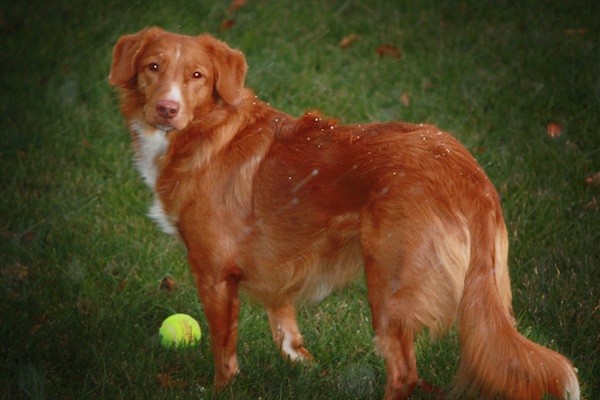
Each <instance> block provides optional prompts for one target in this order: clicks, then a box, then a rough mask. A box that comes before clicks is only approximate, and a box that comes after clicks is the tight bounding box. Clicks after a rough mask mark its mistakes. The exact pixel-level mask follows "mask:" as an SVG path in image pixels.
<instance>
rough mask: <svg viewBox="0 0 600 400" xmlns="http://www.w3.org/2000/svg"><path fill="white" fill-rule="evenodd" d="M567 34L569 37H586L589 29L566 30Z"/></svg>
mask: <svg viewBox="0 0 600 400" xmlns="http://www.w3.org/2000/svg"><path fill="white" fill-rule="evenodd" d="M565 34H567V36H575V35H577V36H585V35H586V34H587V29H585V28H568V29H565Z"/></svg>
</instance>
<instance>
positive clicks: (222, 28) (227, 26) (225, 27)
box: [219, 18, 235, 32]
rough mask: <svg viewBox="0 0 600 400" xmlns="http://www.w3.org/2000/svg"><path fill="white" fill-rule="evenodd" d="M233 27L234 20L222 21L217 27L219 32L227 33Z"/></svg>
mask: <svg viewBox="0 0 600 400" xmlns="http://www.w3.org/2000/svg"><path fill="white" fill-rule="evenodd" d="M234 25H235V19H232V18H226V19H224V20H223V21H221V25H220V26H219V30H220V31H221V32H224V31H228V30H229V29H231V28H233V26H234Z"/></svg>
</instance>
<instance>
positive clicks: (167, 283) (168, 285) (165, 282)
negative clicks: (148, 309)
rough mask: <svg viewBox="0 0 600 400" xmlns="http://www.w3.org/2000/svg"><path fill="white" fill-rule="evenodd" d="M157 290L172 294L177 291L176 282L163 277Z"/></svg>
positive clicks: (168, 277)
mask: <svg viewBox="0 0 600 400" xmlns="http://www.w3.org/2000/svg"><path fill="white" fill-rule="evenodd" d="M158 288H159V289H162V290H166V291H167V292H172V291H173V290H175V289H177V281H176V280H175V279H173V278H171V277H170V276H165V277H164V278H163V279H162V280H161V281H160V285H159V286H158Z"/></svg>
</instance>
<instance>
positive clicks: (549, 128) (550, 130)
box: [546, 122, 562, 138]
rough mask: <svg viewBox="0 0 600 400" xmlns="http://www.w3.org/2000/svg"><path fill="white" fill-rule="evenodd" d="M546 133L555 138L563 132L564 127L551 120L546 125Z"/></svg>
mask: <svg viewBox="0 0 600 400" xmlns="http://www.w3.org/2000/svg"><path fill="white" fill-rule="evenodd" d="M546 133H547V134H548V136H550V137H553V138H555V137H559V136H560V135H561V134H562V127H561V126H560V124H557V123H556V122H550V123H549V124H548V125H546Z"/></svg>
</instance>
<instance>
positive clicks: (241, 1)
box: [227, 0, 246, 13]
mask: <svg viewBox="0 0 600 400" xmlns="http://www.w3.org/2000/svg"><path fill="white" fill-rule="evenodd" d="M245 5H246V0H232V1H231V4H230V5H229V7H227V12H229V13H233V12H235V11H236V10H237V9H238V8H242V7H243V6H245Z"/></svg>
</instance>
